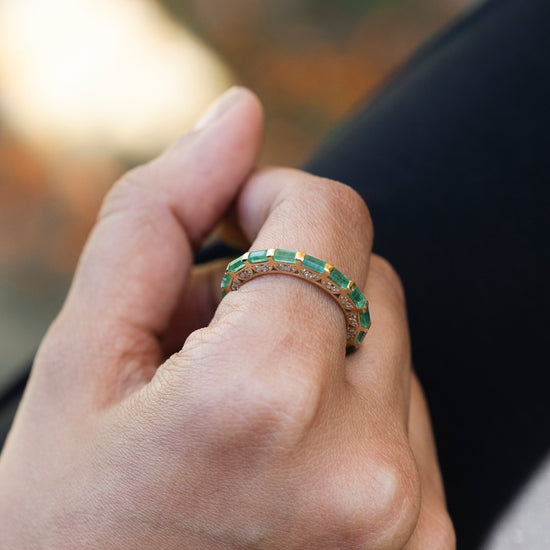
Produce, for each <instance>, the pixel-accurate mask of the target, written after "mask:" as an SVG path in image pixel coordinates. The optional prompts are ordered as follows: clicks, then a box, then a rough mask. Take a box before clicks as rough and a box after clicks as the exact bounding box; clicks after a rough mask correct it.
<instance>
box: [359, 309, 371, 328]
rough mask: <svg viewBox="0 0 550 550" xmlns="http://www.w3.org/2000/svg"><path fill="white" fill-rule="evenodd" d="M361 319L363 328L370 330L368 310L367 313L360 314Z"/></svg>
mask: <svg viewBox="0 0 550 550" xmlns="http://www.w3.org/2000/svg"><path fill="white" fill-rule="evenodd" d="M359 319H361V327H362V328H366V329H368V328H370V313H369V310H368V309H367V311H365V313H359Z"/></svg>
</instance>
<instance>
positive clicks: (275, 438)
mask: <svg viewBox="0 0 550 550" xmlns="http://www.w3.org/2000/svg"><path fill="white" fill-rule="evenodd" d="M214 402H215V403H217V405H216V408H219V409H220V410H223V411H224V414H223V415H219V416H218V417H217V421H218V422H219V423H221V426H220V427H221V428H223V431H224V433H225V434H226V435H227V437H228V438H229V439H230V441H232V440H241V441H242V440H244V442H245V443H246V442H247V443H248V444H249V445H250V446H252V447H256V448H272V447H278V448H286V449H288V448H290V447H292V446H293V445H294V444H295V442H296V441H297V438H299V437H300V435H301V434H302V433H303V430H304V429H305V426H306V425H307V418H308V415H309V414H310V410H311V406H310V402H311V395H310V394H309V392H308V391H307V390H306V388H305V387H302V388H301V387H295V386H293V385H292V384H289V383H287V382H284V381H281V380H271V381H270V380H267V379H264V378H263V377H262V376H254V375H251V376H244V377H242V376H237V377H234V379H233V380H231V381H229V383H228V384H226V385H225V386H224V388H222V389H221V391H218V392H217V395H216V396H215V398H214Z"/></svg>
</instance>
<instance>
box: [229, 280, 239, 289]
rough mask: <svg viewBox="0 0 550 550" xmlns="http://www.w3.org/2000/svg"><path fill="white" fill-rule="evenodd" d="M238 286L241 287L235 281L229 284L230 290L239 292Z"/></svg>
mask: <svg viewBox="0 0 550 550" xmlns="http://www.w3.org/2000/svg"><path fill="white" fill-rule="evenodd" d="M240 286H241V285H240V284H239V283H238V282H237V281H233V282H232V283H231V290H239V288H240Z"/></svg>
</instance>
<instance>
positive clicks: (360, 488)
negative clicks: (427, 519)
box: [321, 461, 420, 549]
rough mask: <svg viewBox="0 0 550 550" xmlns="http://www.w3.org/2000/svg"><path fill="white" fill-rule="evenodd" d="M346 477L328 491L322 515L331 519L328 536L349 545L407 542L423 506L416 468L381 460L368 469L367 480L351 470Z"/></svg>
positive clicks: (362, 546)
mask: <svg viewBox="0 0 550 550" xmlns="http://www.w3.org/2000/svg"><path fill="white" fill-rule="evenodd" d="M405 462H409V461H405ZM355 474H357V473H355ZM344 476H345V477H344V479H341V478H342V475H340V476H337V479H336V480H333V482H332V483H331V484H330V487H329V488H328V490H326V491H325V495H324V496H325V498H324V499H323V502H324V503H325V504H324V507H323V510H322V514H321V517H323V518H330V521H329V523H328V528H329V532H328V536H329V537H330V538H333V539H335V540H338V541H340V543H344V542H345V543H346V544H347V545H349V546H346V547H349V548H358V549H362V548H390V547H393V546H392V544H394V545H395V544H397V543H399V542H400V543H401V544H402V545H404V544H405V542H406V541H407V540H408V539H409V538H410V536H411V533H412V532H413V530H414V527H415V525H416V522H417V519H418V514H419V509H420V496H419V495H420V493H419V486H418V476H417V473H416V468H415V467H413V468H411V467H410V466H407V465H403V464H397V465H396V464H395V463H393V464H388V463H385V464H382V463H379V464H377V465H374V466H371V467H370V468H368V471H366V474H364V477H365V480H364V482H363V483H357V479H356V476H355V477H354V479H353V480H352V479H350V474H349V473H348V474H344ZM324 521H325V525H327V523H326V519H325V520H324ZM338 547H340V546H338ZM400 547H401V546H400Z"/></svg>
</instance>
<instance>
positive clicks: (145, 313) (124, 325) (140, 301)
mask: <svg viewBox="0 0 550 550" xmlns="http://www.w3.org/2000/svg"><path fill="white" fill-rule="evenodd" d="M261 135H262V114H261V107H260V104H259V102H258V100H257V98H256V97H255V96H254V95H253V94H252V93H250V92H249V91H247V90H245V89H242V88H233V89H231V90H229V91H228V92H226V94H224V96H222V98H220V99H219V100H218V102H217V103H216V104H215V105H214V106H213V107H212V108H211V110H210V111H209V112H208V113H207V115H205V116H204V117H203V119H201V122H200V123H199V124H198V126H197V128H196V129H195V130H194V131H192V132H191V133H189V134H187V135H185V136H183V137H182V138H180V140H179V141H178V142H177V143H175V144H174V145H173V146H172V147H171V148H169V149H168V150H167V151H166V152H165V153H164V154H163V155H161V156H160V157H159V158H157V159H156V160H154V161H153V162H151V163H149V164H147V165H144V166H142V167H140V168H137V169H135V170H133V171H131V172H129V173H128V174H126V175H125V176H124V177H123V178H122V179H121V181H119V182H118V183H117V184H116V185H115V186H114V188H113V190H112V191H111V192H110V193H109V195H108V197H107V199H106V201H105V204H104V206H103V208H102V211H101V214H100V216H99V221H98V222H97V225H96V226H95V228H94V230H93V232H92V234H91V236H90V239H89V241H88V243H87V245H86V248H85V250H84V253H83V255H82V257H81V260H80V263H79V266H78V269H77V273H76V276H75V279H74V281H73V285H72V288H71V291H70V293H69V296H68V299H67V301H66V304H65V306H64V308H63V310H62V312H61V314H60V317H59V319H58V321H57V323H56V326H55V328H54V330H52V331H51V333H50V335H49V337H48V344H49V346H50V348H51V347H52V346H53V347H54V348H55V342H56V341H57V342H58V344H59V345H60V346H62V350H61V351H62V357H66V358H68V361H67V362H66V363H67V364H66V365H61V366H60V365H59V358H58V356H56V361H55V362H56V363H57V366H56V372H59V371H60V370H61V371H62V374H63V376H64V377H65V379H66V380H68V382H67V384H70V383H71V380H73V382H74V379H75V378H76V380H78V381H79V382H82V381H84V382H85V383H88V384H89V383H94V382H98V381H100V380H102V381H103V382H102V384H103V385H105V384H109V385H112V384H113V382H115V386H116V381H117V379H119V378H120V376H121V371H123V370H124V371H125V372H124V377H126V378H132V377H134V378H135V376H134V374H135V371H139V370H140V369H141V370H142V371H143V367H144V366H147V367H149V370H151V369H154V367H155V366H156V365H155V362H156V361H158V359H159V345H158V340H159V337H160V336H161V335H162V333H163V331H164V330H165V329H166V326H167V324H168V322H169V319H170V317H171V314H172V311H173V309H174V307H175V304H176V303H177V302H178V298H179V297H180V295H181V293H182V290H183V288H184V285H185V283H186V279H187V277H188V275H189V271H190V268H191V265H192V251H193V248H194V247H196V246H198V245H199V244H200V242H201V240H202V239H203V238H204V236H205V235H207V234H208V233H209V232H210V231H211V230H212V228H213V226H214V225H215V224H216V222H217V221H218V220H219V219H220V217H222V216H223V214H224V213H225V211H226V210H227V208H228V207H229V205H230V204H231V202H232V201H233V198H234V197H235V195H236V194H237V193H238V190H239V188H240V186H241V184H242V183H243V182H244V180H245V179H246V177H247V175H248V174H249V172H250V171H251V170H252V168H253V166H254V163H255V160H256V157H257V155H258V152H259V149H260V144H261ZM44 347H45V348H46V349H47V346H44ZM68 348H70V349H68ZM75 357H78V358H79V361H78V365H77V366H76V367H75V361H74V358H75ZM83 358H84V360H83ZM144 363H146V365H144ZM75 368H76V369H77V370H78V372H75ZM128 369H130V370H131V371H132V372H131V373H128ZM145 370H147V369H145Z"/></svg>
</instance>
